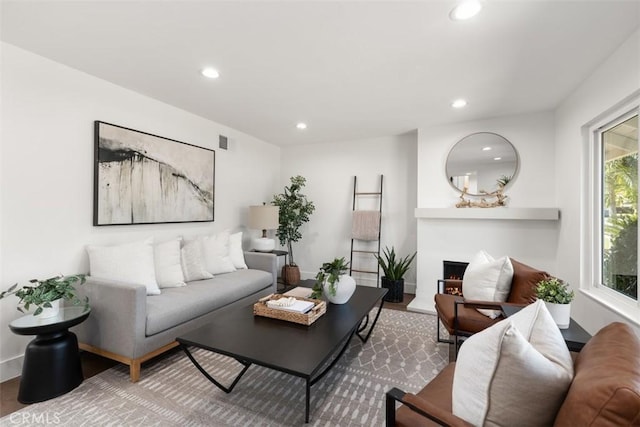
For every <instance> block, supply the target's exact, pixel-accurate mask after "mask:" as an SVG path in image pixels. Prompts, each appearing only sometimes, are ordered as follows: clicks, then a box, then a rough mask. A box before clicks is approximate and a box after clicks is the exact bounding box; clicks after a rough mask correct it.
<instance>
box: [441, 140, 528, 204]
mask: <svg viewBox="0 0 640 427" xmlns="http://www.w3.org/2000/svg"><path fill="white" fill-rule="evenodd" d="M518 165H519V161H518V152H517V151H516V148H515V147H514V146H513V144H511V142H509V141H508V140H507V139H506V138H505V137H503V136H501V135H498V134H496V133H492V132H477V133H472V134H471V135H467V136H465V137H464V138H462V139H461V140H460V141H458V142H457V143H456V144H455V145H454V146H453V148H452V149H451V151H449V155H448V156H447V163H446V167H445V170H446V174H447V180H448V181H449V184H451V186H453V188H455V189H456V190H458V191H461V192H463V193H466V194H468V195H471V196H483V195H486V194H492V193H495V192H496V191H497V190H503V189H504V188H505V187H507V186H508V185H509V184H510V183H511V182H513V179H514V178H515V176H516V173H517V172H518Z"/></svg>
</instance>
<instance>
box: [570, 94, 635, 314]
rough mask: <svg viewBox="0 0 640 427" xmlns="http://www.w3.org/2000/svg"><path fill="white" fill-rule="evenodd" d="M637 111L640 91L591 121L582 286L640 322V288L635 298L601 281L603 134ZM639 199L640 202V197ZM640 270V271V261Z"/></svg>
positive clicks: (586, 291) (609, 306)
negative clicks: (585, 244) (584, 266)
mask: <svg viewBox="0 0 640 427" xmlns="http://www.w3.org/2000/svg"><path fill="white" fill-rule="evenodd" d="M635 115H639V116H640V95H636V96H634V97H633V98H632V99H631V100H630V101H627V102H625V103H623V104H622V105H619V106H618V107H616V108H614V109H612V110H610V111H609V112H607V113H605V114H603V115H602V116H600V117H599V118H598V119H597V120H596V121H594V122H592V123H591V124H590V125H587V132H588V144H589V150H588V164H587V168H586V169H587V182H588V191H587V195H588V200H587V205H588V206H587V207H588V209H587V221H586V230H585V231H586V233H585V234H586V236H587V239H586V243H587V247H586V248H584V250H585V254H586V258H585V261H586V265H587V268H586V269H585V273H586V274H585V275H586V277H585V279H586V280H584V281H583V282H582V283H583V285H582V286H581V289H580V290H581V291H583V292H584V293H586V294H587V295H588V296H590V297H592V298H594V299H595V300H596V301H598V302H600V303H602V304H603V305H605V306H607V307H608V308H610V309H611V310H613V311H615V312H616V313H618V314H620V315H622V316H624V317H626V318H628V319H630V320H632V321H634V322H635V323H638V324H640V292H639V293H638V295H637V299H635V300H634V299H633V298H631V297H628V296H626V295H624V294H622V293H620V292H618V291H616V290H614V289H611V288H609V287H608V286H605V285H604V284H602V283H601V278H602V249H603V239H602V230H603V227H604V218H603V215H602V213H603V206H602V191H603V187H604V182H603V181H604V177H603V175H602V174H603V165H602V159H603V155H604V154H603V147H602V144H601V140H602V138H601V135H602V133H603V132H605V131H607V130H609V129H611V128H613V127H614V126H616V125H618V124H620V123H622V122H624V121H625V120H628V119H629V118H631V117H633V116H635ZM639 146H640V142H639ZM639 148H640V147H639ZM638 203H639V205H640V198H639V202H638ZM639 208H640V206H639ZM639 212H640V209H639ZM638 234H639V236H638V240H639V242H640V231H639V232H638ZM638 263H639V264H640V257H638ZM638 271H640V265H639V268H638Z"/></svg>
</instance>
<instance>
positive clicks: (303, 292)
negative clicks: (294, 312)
mask: <svg viewBox="0 0 640 427" xmlns="http://www.w3.org/2000/svg"><path fill="white" fill-rule="evenodd" d="M312 293H313V289H311V288H305V287H303V286H298V287H296V288H293V289H291V290H290V291H289V292H285V293H284V294H282V295H284V296H287V297H299V298H310V297H311V294H312Z"/></svg>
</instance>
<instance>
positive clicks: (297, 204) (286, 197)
mask: <svg viewBox="0 0 640 427" xmlns="http://www.w3.org/2000/svg"><path fill="white" fill-rule="evenodd" d="M305 183H306V179H305V178H304V177H302V176H293V177H291V185H290V186H288V187H284V192H283V193H280V194H276V195H274V196H273V201H272V202H271V204H272V205H274V206H278V208H279V215H278V220H279V222H280V225H279V226H278V231H277V232H276V235H277V236H278V239H279V240H280V244H281V245H282V246H285V245H286V247H287V250H288V251H289V263H288V264H287V265H285V266H284V267H282V277H283V279H284V282H285V284H287V285H297V284H298V283H300V269H299V268H298V265H297V264H296V263H295V261H294V258H293V247H292V246H291V243H293V242H297V241H298V240H300V239H301V238H302V233H300V228H301V227H302V226H303V225H304V224H305V223H306V222H308V221H309V217H310V216H311V214H312V213H313V211H314V210H315V208H316V207H315V206H314V205H313V202H310V201H309V200H307V196H305V195H304V194H302V193H301V192H300V191H301V189H302V188H303V187H304V186H305Z"/></svg>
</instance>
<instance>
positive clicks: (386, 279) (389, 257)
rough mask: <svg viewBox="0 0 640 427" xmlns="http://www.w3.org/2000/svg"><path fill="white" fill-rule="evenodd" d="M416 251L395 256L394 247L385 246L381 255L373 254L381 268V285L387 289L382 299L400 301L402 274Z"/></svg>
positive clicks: (407, 268) (402, 282)
mask: <svg viewBox="0 0 640 427" xmlns="http://www.w3.org/2000/svg"><path fill="white" fill-rule="evenodd" d="M416 254H417V252H414V253H413V255H407V256H406V257H404V258H400V257H396V251H395V248H394V247H393V246H392V247H391V250H389V248H388V247H385V248H384V250H383V252H382V255H383V256H382V257H381V256H378V255H375V257H376V259H377V260H378V265H379V266H380V268H382V271H383V272H384V276H382V287H383V288H387V289H389V292H387V294H386V295H385V296H384V300H385V301H388V302H402V299H403V297H404V275H405V273H406V272H407V270H409V267H410V266H411V263H412V262H413V259H414V258H415V257H416Z"/></svg>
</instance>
